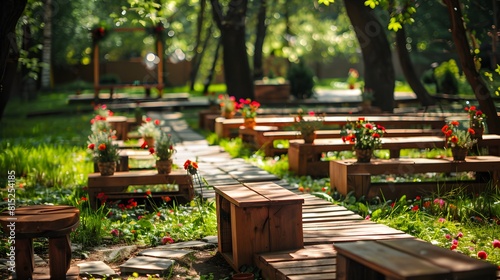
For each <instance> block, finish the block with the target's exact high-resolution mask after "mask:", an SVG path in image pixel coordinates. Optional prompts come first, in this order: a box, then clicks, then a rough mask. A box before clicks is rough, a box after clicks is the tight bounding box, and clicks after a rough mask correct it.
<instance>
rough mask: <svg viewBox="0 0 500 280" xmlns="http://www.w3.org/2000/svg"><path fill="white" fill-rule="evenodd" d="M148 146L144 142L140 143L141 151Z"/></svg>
mask: <svg viewBox="0 0 500 280" xmlns="http://www.w3.org/2000/svg"><path fill="white" fill-rule="evenodd" d="M147 146H148V143H147V142H146V141H144V142H142V145H141V149H145V148H146V147H147Z"/></svg>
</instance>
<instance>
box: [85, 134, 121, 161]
mask: <svg viewBox="0 0 500 280" xmlns="http://www.w3.org/2000/svg"><path fill="white" fill-rule="evenodd" d="M114 138H115V136H114V134H113V133H106V132H102V131H100V132H97V133H93V134H91V135H90V136H89V140H88V145H87V148H88V149H89V150H90V151H91V153H92V156H93V158H94V161H95V162H117V161H118V159H119V158H120V155H119V152H118V145H116V144H113V139H114Z"/></svg>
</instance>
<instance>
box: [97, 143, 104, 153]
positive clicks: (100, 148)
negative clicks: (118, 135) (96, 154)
mask: <svg viewBox="0 0 500 280" xmlns="http://www.w3.org/2000/svg"><path fill="white" fill-rule="evenodd" d="M97 149H99V151H105V150H106V144H104V143H101V144H99V146H98V147H97Z"/></svg>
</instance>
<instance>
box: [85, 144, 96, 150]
mask: <svg viewBox="0 0 500 280" xmlns="http://www.w3.org/2000/svg"><path fill="white" fill-rule="evenodd" d="M87 148H89V149H91V150H93V149H94V148H95V144H94V143H90V144H89V145H88V146H87Z"/></svg>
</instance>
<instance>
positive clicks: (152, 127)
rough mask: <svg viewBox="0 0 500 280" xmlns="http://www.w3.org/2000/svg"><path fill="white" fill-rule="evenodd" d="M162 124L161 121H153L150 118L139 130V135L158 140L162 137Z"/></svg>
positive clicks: (146, 119)
mask: <svg viewBox="0 0 500 280" xmlns="http://www.w3.org/2000/svg"><path fill="white" fill-rule="evenodd" d="M161 125H162V122H161V121H160V120H153V119H151V118H149V117H147V118H145V120H144V122H143V123H142V124H141V126H140V127H139V129H138V130H137V131H138V132H139V134H140V135H141V136H142V137H144V138H149V137H152V138H157V137H158V136H160V133H161V130H160V126H161Z"/></svg>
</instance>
